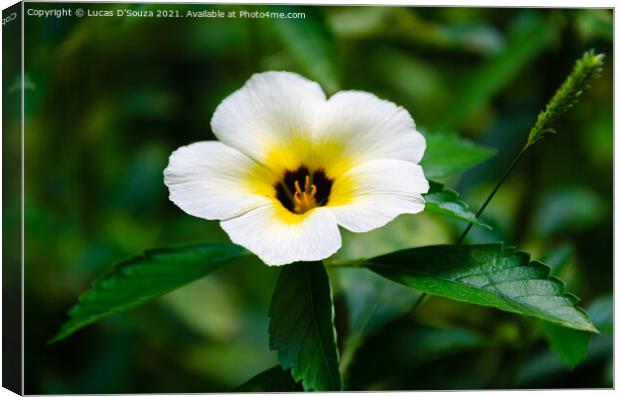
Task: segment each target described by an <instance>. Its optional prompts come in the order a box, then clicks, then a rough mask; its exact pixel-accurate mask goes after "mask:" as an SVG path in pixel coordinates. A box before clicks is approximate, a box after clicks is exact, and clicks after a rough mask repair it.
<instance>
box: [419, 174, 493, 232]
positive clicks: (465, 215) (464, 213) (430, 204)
mask: <svg viewBox="0 0 620 397" xmlns="http://www.w3.org/2000/svg"><path fill="white" fill-rule="evenodd" d="M430 185H431V187H430V190H429V191H428V193H426V194H425V195H424V200H425V201H426V206H425V207H424V211H428V212H432V213H434V214H439V215H444V216H447V217H450V218H454V219H459V220H462V221H466V222H469V223H473V224H474V225H478V226H483V227H486V228H487V229H491V226H489V225H487V224H486V223H484V222H483V221H482V220H480V219H478V218H476V214H475V213H474V212H472V211H470V210H469V205H468V204H467V203H466V202H464V201H463V200H461V199H460V198H459V194H458V193H457V192H455V191H454V190H451V189H448V188H446V187H445V186H444V185H443V184H441V183H438V182H433V181H430Z"/></svg>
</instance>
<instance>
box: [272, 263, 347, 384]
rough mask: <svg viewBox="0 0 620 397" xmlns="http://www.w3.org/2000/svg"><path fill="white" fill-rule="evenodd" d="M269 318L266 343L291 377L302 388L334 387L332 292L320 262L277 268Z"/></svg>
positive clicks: (335, 357) (336, 381) (336, 379)
mask: <svg viewBox="0 0 620 397" xmlns="http://www.w3.org/2000/svg"><path fill="white" fill-rule="evenodd" d="M269 317H271V321H270V323H269V345H270V346H271V348H272V349H274V350H277V351H278V358H279V359H280V365H282V367H283V368H284V369H289V368H290V369H291V375H292V376H293V379H295V381H303V386H304V390H331V391H338V390H340V389H341V379H340V373H339V372H338V350H337V349H336V330H335V329H334V324H333V321H334V312H333V308H332V293H331V287H330V285H329V280H328V278H327V272H326V271H325V268H324V267H323V265H322V264H321V263H296V264H292V265H288V266H285V267H284V268H282V270H281V271H280V276H279V277H278V282H277V284H276V286H275V288H274V290H273V297H272V298H271V305H270V307H269Z"/></svg>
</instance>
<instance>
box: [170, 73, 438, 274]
mask: <svg viewBox="0 0 620 397" xmlns="http://www.w3.org/2000/svg"><path fill="white" fill-rule="evenodd" d="M211 128H212V130H213V133H214V134H215V136H216V137H217V138H218V139H219V142H218V141H204V142H196V143H193V144H191V145H188V146H183V147H180V148H179V149H177V150H176V151H174V152H173V153H172V154H171V155H170V161H169V164H168V167H167V168H166V170H165V171H164V182H165V183H166V185H167V186H168V189H169V190H170V200H171V201H172V202H174V203H175V204H176V205H177V206H179V207H180V208H181V209H182V210H183V211H185V212H187V213H188V214H190V215H193V216H197V217H200V218H204V219H211V220H213V219H217V220H220V221H221V226H222V228H223V229H224V230H225V231H226V233H228V235H229V236H230V239H231V240H232V241H233V242H234V243H236V244H239V245H241V246H243V247H245V248H247V249H249V250H250V251H252V252H254V253H255V254H256V255H258V256H259V257H260V258H261V259H262V260H263V261H264V262H265V263H266V264H268V265H284V264H288V263H291V262H296V261H317V260H321V259H325V258H327V257H329V256H330V255H332V254H334V253H335V252H336V251H337V250H338V249H339V248H340V246H341V238H340V232H339V230H338V225H340V226H342V227H344V228H345V229H348V230H350V231H352V232H366V231H369V230H372V229H375V228H378V227H381V226H383V225H385V224H386V223H388V222H390V221H391V220H393V219H394V218H396V217H397V216H398V215H400V214H415V213H418V212H420V211H422V210H423V209H424V199H423V198H422V193H426V192H427V191H428V187H429V185H428V181H427V180H426V178H425V177H424V173H423V172H422V168H421V167H420V166H419V165H418V163H419V162H420V160H421V159H422V156H423V154H424V149H425V147H426V142H425V140H424V137H423V136H422V135H421V134H420V133H419V132H418V131H416V129H415V123H414V121H413V119H412V118H411V116H410V115H409V113H408V112H407V111H406V110H405V109H403V108H402V107H399V106H396V105H395V104H393V103H391V102H388V101H385V100H381V99H379V98H377V97H376V96H374V95H373V94H370V93H367V92H360V91H342V92H339V93H337V94H335V95H333V96H332V97H331V98H329V99H326V97H325V94H324V93H323V91H322V90H321V87H320V86H319V85H318V84H317V83H315V82H313V81H310V80H307V79H305V78H304V77H302V76H299V75H297V74H294V73H289V72H266V73H260V74H255V75H254V76H252V78H250V80H248V81H247V82H246V83H245V85H244V86H243V87H242V88H241V89H239V90H238V91H236V92H234V93H233V94H231V95H230V96H229V97H227V98H226V99H224V101H223V102H222V103H221V104H220V105H219V106H218V107H217V109H216V110H215V113H214V114H213V118H212V119H211Z"/></svg>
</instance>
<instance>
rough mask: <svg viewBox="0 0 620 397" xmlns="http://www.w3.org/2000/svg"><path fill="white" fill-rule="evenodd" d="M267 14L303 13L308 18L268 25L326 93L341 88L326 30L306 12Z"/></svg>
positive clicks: (283, 9)
mask: <svg viewBox="0 0 620 397" xmlns="http://www.w3.org/2000/svg"><path fill="white" fill-rule="evenodd" d="M266 10H268V11H269V12H273V11H278V12H305V13H306V15H307V16H308V18H305V19H286V18H271V19H269V23H271V24H272V25H273V26H274V28H275V30H276V32H277V33H278V36H279V38H280V40H281V41H282V43H283V44H284V46H285V47H286V48H287V49H288V51H289V52H290V54H291V55H292V57H293V58H294V59H295V61H297V63H298V64H299V66H300V67H301V68H302V69H303V72H304V73H305V74H307V75H308V77H310V78H311V79H313V80H316V81H318V82H319V83H321V85H322V86H323V88H324V89H325V91H327V92H328V93H334V92H336V91H338V89H339V88H340V76H339V73H338V71H339V68H338V66H337V65H336V54H337V52H336V49H335V48H334V46H333V41H332V40H330V38H329V36H328V34H327V31H326V30H325V27H324V26H322V24H321V23H320V22H319V21H318V20H316V19H314V18H312V17H311V16H310V15H308V12H307V10H308V9H307V8H304V9H300V8H297V7H280V8H277V7H276V8H275V9H274V8H273V7H272V8H269V9H266Z"/></svg>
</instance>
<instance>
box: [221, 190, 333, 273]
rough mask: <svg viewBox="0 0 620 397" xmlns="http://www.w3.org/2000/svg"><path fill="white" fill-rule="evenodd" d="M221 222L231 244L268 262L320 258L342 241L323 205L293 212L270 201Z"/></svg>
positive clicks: (277, 262) (331, 217) (328, 254)
mask: <svg viewBox="0 0 620 397" xmlns="http://www.w3.org/2000/svg"><path fill="white" fill-rule="evenodd" d="M221 226H222V229H224V230H225V231H226V233H228V236H229V237H230V239H231V240H232V241H233V242H234V243H235V244H239V245H241V246H243V247H245V248H247V249H249V250H250V251H252V252H253V253H255V254H256V255H258V257H259V258H260V259H261V260H262V261H263V262H265V263H266V264H267V265H270V266H279V265H286V264H288V263H292V262H298V261H305V262H309V261H318V260H322V259H325V258H327V257H329V256H331V255H332V254H334V253H335V252H336V251H338V249H339V248H340V245H341V244H342V242H341V239H340V231H339V230H338V225H337V224H336V219H335V218H334V216H333V215H332V214H331V212H330V211H329V210H328V209H327V208H323V207H321V208H315V209H313V210H311V211H309V212H307V213H305V214H303V215H295V214H293V213H290V212H289V211H288V210H287V209H285V208H284V207H283V206H282V205H281V204H280V203H279V202H275V201H274V202H273V204H272V205H266V206H263V207H260V208H257V209H255V210H253V211H250V212H248V213H247V214H244V215H241V216H239V217H237V218H233V219H229V220H227V221H223V222H221Z"/></svg>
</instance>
